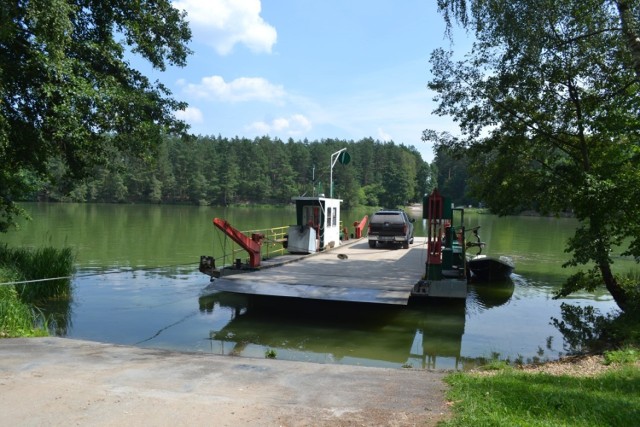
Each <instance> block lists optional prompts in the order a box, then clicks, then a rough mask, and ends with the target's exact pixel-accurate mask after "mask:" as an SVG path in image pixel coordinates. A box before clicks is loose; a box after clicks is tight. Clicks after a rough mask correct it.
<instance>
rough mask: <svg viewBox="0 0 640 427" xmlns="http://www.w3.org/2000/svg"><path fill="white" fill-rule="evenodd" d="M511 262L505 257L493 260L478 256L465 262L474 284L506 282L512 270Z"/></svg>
mask: <svg viewBox="0 0 640 427" xmlns="http://www.w3.org/2000/svg"><path fill="white" fill-rule="evenodd" d="M514 267H515V266H514V264H513V261H511V259H510V258H507V257H500V258H493V257H488V256H485V255H479V256H476V257H473V258H471V259H469V260H467V268H468V269H469V271H471V280H472V281H475V282H497V281H501V280H506V279H508V278H509V277H510V276H511V273H513V269H514Z"/></svg>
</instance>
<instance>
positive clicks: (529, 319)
mask: <svg viewBox="0 0 640 427" xmlns="http://www.w3.org/2000/svg"><path fill="white" fill-rule="evenodd" d="M24 206H25V207H26V208H27V210H28V211H29V212H30V214H31V216H32V218H33V220H32V221H28V222H23V223H22V225H21V230H19V231H12V232H10V233H8V234H6V235H0V243H8V244H9V245H10V246H43V245H52V246H57V247H62V246H71V247H73V248H75V250H76V251H77V267H78V270H77V273H76V275H75V277H74V279H73V281H72V283H73V288H74V291H73V299H72V301H70V302H59V303H57V304H56V305H55V306H51V307H48V308H47V309H48V310H49V311H50V312H51V313H52V315H53V316H54V317H55V319H56V324H57V328H56V333H57V334H58V335H60V336H65V337H70V338H78V339H86V340H92V341H100V342H109V343H117V344H127V345H136V346H143V347H154V348H164V349H176V350H184V351H196V352H208V353H215V354H224V355H236V356H244V357H259V358H263V357H265V352H266V351H267V350H274V351H275V352H276V354H277V358H278V359H287V360H302V361H311V362H319V363H340V364H359V365H366V366H385V367H401V366H406V365H411V366H413V367H416V368H422V367H428V368H435V369H465V368H468V367H472V366H475V364H477V363H478V361H479V360H480V359H482V358H489V357H492V356H493V355H496V354H497V355H499V356H500V357H501V358H509V359H510V360H515V359H522V360H524V361H532V360H536V359H556V358H558V357H559V356H561V355H563V354H566V353H567V351H568V349H567V348H565V343H564V342H563V339H562V335H561V334H560V333H559V332H558V331H557V330H556V329H555V328H554V327H553V326H552V325H551V319H552V318H554V317H556V318H560V304H561V303H562V302H563V301H557V300H553V299H552V297H553V295H554V292H555V291H556V290H557V289H558V286H559V284H560V283H561V282H562V281H563V280H564V278H566V277H567V275H569V274H570V272H569V271H567V270H566V269H563V268H562V267H561V265H562V263H563V262H564V261H565V260H566V259H567V255H566V254H565V253H564V247H565V241H566V239H567V237H569V236H570V235H571V234H572V233H573V231H574V229H575V226H576V223H575V221H574V220H572V219H555V218H538V217H505V218H498V217H495V216H493V215H479V214H470V213H465V223H466V225H467V227H473V226H477V225H480V226H481V228H480V235H481V237H482V240H483V241H485V242H486V243H487V249H486V250H485V252H484V253H488V254H491V255H507V256H510V257H512V258H513V259H514V261H515V263H516V274H514V275H513V280H512V281H511V282H509V283H507V284H501V285H482V286H480V285H478V286H471V287H470V295H469V298H468V299H467V300H466V301H457V302H455V301H454V302H446V301H443V300H435V301H433V302H431V303H429V304H421V305H414V306H409V307H402V308H393V307H392V308H385V307H379V306H371V305H357V304H347V303H311V302H302V301H299V300H264V299H260V300H255V299H253V298H250V297H244V296H240V295H234V294H228V293H221V292H212V291H211V290H210V289H209V288H208V286H209V277H208V276H205V275H203V274H201V273H199V272H198V271H197V264H198V260H199V257H200V255H213V256H215V257H221V256H222V254H223V253H225V252H228V251H229V250H230V248H231V243H230V242H229V241H228V240H227V239H225V238H224V237H223V236H222V234H221V233H220V232H219V231H217V230H216V229H215V227H214V226H213V224H212V222H211V220H212V218H214V217H222V218H225V219H227V220H228V221H230V222H231V224H233V225H234V226H236V227H237V228H239V229H241V230H255V229H262V228H268V227H273V226H281V225H288V224H293V223H295V210H294V208H293V207H286V208H226V209H222V208H211V207H194V206H149V205H107V204H88V205H85V204H25V205H24ZM370 213H371V212H370V211H368V210H366V209H363V210H358V211H350V212H343V215H342V219H343V224H346V225H351V224H353V222H354V221H355V220H359V219H361V218H362V216H363V215H365V214H370ZM411 215H412V216H414V217H415V218H416V235H422V236H424V235H425V229H424V228H425V224H424V222H423V220H422V219H421V211H419V210H418V211H415V212H411ZM613 255H614V258H615V259H616V263H615V268H616V269H617V271H621V272H627V271H630V270H631V269H636V268H637V265H636V264H635V263H634V262H633V261H632V260H629V259H623V258H621V257H619V256H616V254H613ZM231 260H232V258H231V257H229V259H228V260H227V262H231ZM363 274H364V272H363ZM564 301H565V302H570V303H571V304H576V305H581V306H585V305H592V306H594V307H596V308H597V309H599V310H600V311H601V312H602V313H607V312H610V311H612V310H615V307H616V306H615V303H614V302H613V301H612V299H611V297H610V296H609V294H608V293H606V292H605V291H604V289H603V290H601V291H600V292H598V293H596V294H577V295H573V296H572V297H571V299H570V300H564Z"/></svg>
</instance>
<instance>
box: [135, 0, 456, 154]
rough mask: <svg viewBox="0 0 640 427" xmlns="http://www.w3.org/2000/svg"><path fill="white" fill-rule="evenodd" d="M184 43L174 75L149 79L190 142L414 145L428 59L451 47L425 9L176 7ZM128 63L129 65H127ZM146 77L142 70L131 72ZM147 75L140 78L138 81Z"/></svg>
mask: <svg viewBox="0 0 640 427" xmlns="http://www.w3.org/2000/svg"><path fill="white" fill-rule="evenodd" d="M173 4H174V6H176V7H177V8H180V9H184V10H186V11H187V13H188V20H189V22H190V25H191V28H192V31H193V40H192V42H191V45H190V47H191V49H192V50H193V51H194V54H193V55H192V56H191V57H189V59H188V65H187V66H186V67H184V68H170V69H168V70H167V71H166V72H164V73H158V72H150V71H148V74H150V77H152V78H154V79H156V78H157V79H159V80H160V81H162V82H163V83H164V84H165V85H166V86H167V87H169V88H170V89H171V91H172V92H173V96H174V97H175V98H176V99H179V100H182V101H186V102H187V103H188V104H189V108H188V109H187V110H186V111H184V112H178V116H179V117H180V118H182V119H184V120H185V121H186V122H188V123H189V124H190V125H191V131H192V132H193V133H195V134H197V135H213V136H217V135H221V136H223V137H229V138H232V137H235V136H240V137H248V138H254V137H256V136H263V135H269V136H271V137H278V138H280V139H282V140H285V141H286V140H287V139H288V138H293V139H294V140H302V139H304V138H307V139H309V140H310V141H312V140H319V139H325V138H337V139H346V140H354V141H357V140H359V139H362V138H366V137H372V138H374V139H377V140H379V141H384V142H386V141H393V142H395V143H396V144H405V145H413V146H414V147H416V148H417V149H418V151H420V153H421V154H422V157H423V159H424V160H426V161H431V160H432V159H433V152H432V147H431V145H430V144H427V143H424V142H422V140H421V137H422V131H423V130H424V129H427V128H430V129H436V130H451V131H454V130H455V127H454V126H453V122H452V120H450V119H449V118H441V117H437V116H432V115H431V111H432V110H433V109H434V103H433V101H432V98H433V94H432V93H430V92H429V90H428V89H427V87H426V85H427V82H428V81H429V78H430V75H429V62H428V60H429V55H430V53H431V51H432V50H433V49H435V48H437V47H441V46H444V47H449V45H450V43H449V41H448V40H447V39H445V37H444V22H443V20H442V17H441V16H440V15H439V14H438V13H437V11H436V5H435V2H432V1H429V0H419V1H418V0H401V1H399V0H393V1H392V0H368V1H364V0H315V1H312V0H262V1H260V0H175V1H173ZM136 62H137V61H136ZM139 68H144V67H139ZM143 71H145V72H147V70H143Z"/></svg>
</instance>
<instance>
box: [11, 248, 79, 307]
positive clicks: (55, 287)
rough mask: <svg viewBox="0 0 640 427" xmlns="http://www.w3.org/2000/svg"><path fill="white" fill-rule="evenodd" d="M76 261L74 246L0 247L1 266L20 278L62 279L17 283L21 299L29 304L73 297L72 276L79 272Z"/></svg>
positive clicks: (19, 279)
mask: <svg viewBox="0 0 640 427" xmlns="http://www.w3.org/2000/svg"><path fill="white" fill-rule="evenodd" d="M74 261H75V255H74V253H73V250H72V249H71V248H62V249H57V248H53V247H44V248H36V249H29V248H28V249H25V248H9V247H7V245H4V246H0V266H4V267H5V268H8V269H10V270H13V271H15V272H16V273H17V275H16V276H15V277H17V280H18V281H21V280H39V279H47V278H58V277H61V278H62V279H57V280H50V281H44V282H36V283H29V284H21V285H16V289H17V291H18V295H19V297H20V299H21V300H22V301H23V302H26V303H36V302H42V301H46V300H51V299H55V298H70V297H71V292H72V289H71V280H70V277H71V275H72V274H73V273H74V271H75V268H74Z"/></svg>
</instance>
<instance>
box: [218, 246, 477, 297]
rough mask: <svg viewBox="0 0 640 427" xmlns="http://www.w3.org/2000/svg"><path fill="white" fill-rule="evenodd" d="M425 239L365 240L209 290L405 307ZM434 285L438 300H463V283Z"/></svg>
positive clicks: (226, 279)
mask: <svg viewBox="0 0 640 427" xmlns="http://www.w3.org/2000/svg"><path fill="white" fill-rule="evenodd" d="M426 254H427V246H426V238H424V237H416V238H415V240H414V244H413V245H411V246H410V247H409V249H401V248H399V247H378V248H375V249H372V248H369V245H368V242H367V239H366V238H365V239H359V240H356V241H351V242H346V244H343V245H341V246H339V247H337V248H335V249H332V250H329V251H326V252H320V253H316V254H311V255H307V256H304V257H300V256H295V255H289V256H283V257H277V258H274V259H273V260H271V261H269V262H265V263H264V267H263V268H262V269H260V270H258V271H247V272H242V273H238V274H232V275H223V276H222V277H221V278H219V279H216V280H215V281H214V282H213V283H212V285H211V286H210V287H209V288H210V289H211V288H212V289H215V290H220V291H227V292H235V293H241V294H250V295H263V296H277V297H293V298H304V299H316V300H329V301H348V302H362V303H378V304H395V305H406V304H407V303H408V302H409V297H410V296H411V292H412V290H413V288H414V285H415V284H416V283H418V282H419V281H420V279H421V278H422V276H423V274H424V271H425V260H426ZM455 282H458V283H453V281H447V282H446V283H438V286H435V287H434V289H436V288H437V289H438V295H429V293H428V292H427V293H426V294H425V296H439V297H452V298H460V297H466V288H467V287H466V282H460V281H455Z"/></svg>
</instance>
